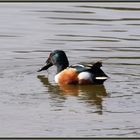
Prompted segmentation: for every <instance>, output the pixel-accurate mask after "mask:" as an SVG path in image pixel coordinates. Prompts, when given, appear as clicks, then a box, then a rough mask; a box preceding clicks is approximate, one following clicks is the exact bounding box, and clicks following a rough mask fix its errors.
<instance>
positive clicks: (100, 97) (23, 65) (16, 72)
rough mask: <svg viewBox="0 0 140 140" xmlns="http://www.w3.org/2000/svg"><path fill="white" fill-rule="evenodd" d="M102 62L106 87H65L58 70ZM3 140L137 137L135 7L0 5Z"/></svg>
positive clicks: (138, 35)
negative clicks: (53, 63) (53, 59)
mask: <svg viewBox="0 0 140 140" xmlns="http://www.w3.org/2000/svg"><path fill="white" fill-rule="evenodd" d="M55 49H62V50H64V51H65V52H66V54H67V55H68V58H69V61H70V64H75V63H80V62H84V63H86V62H87V63H90V62H95V61H98V60H101V61H102V62H103V67H102V69H103V70H104V72H105V73H106V74H107V75H108V76H109V77H110V78H109V79H108V80H107V81H105V83H104V85H86V86H74V85H73V86H63V87H59V86H58V85H56V84H55V82H54V75H55V72H56V69H55V67H52V68H50V69H49V70H48V71H43V72H40V73H37V70H38V69H39V68H40V67H41V66H42V65H43V64H44V62H45V61H46V59H47V57H48V55H49V53H50V52H51V51H52V50H55ZM0 126H1V127H0V137H37V136H38V137H139V136H140V3H97V2H96V3H94V2H93V3H12V4H11V3H0Z"/></svg>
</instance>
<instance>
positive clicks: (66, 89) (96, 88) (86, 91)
mask: <svg viewBox="0 0 140 140" xmlns="http://www.w3.org/2000/svg"><path fill="white" fill-rule="evenodd" d="M37 78H38V79H39V80H40V81H41V82H42V83H43V85H44V86H45V87H47V88H48V91H51V92H53V93H54V92H55V93H57V94H58V93H59V94H60V95H61V96H62V95H63V97H65V96H67V95H70V96H78V99H79V100H81V101H84V102H86V103H88V104H90V106H91V105H92V106H93V105H96V108H97V109H98V113H99V114H102V101H103V97H105V96H107V95H108V94H107V93H106V89H105V87H104V85H59V86H58V85H53V84H51V83H50V82H49V80H48V78H47V77H45V76H44V75H38V76H37Z"/></svg>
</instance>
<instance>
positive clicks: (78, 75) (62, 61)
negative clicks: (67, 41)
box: [38, 50, 108, 85]
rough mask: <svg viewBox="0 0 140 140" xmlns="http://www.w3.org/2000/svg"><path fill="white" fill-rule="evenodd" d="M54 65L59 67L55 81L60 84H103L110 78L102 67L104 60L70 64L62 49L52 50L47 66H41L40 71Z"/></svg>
mask: <svg viewBox="0 0 140 140" xmlns="http://www.w3.org/2000/svg"><path fill="white" fill-rule="evenodd" d="M53 65H55V66H56V67H57V74H56V76H55V82H56V83H58V84H60V85H66V84H103V82H104V81H105V80H106V79H107V78H108V76H107V75H106V74H105V73H104V72H103V71H102V70H101V69H100V67H101V66H102V62H96V63H94V64H86V65H79V64H76V65H71V66H69V61H68V58H67V56H66V54H65V52H64V51H62V50H55V51H53V52H51V53H50V55H49V58H48V59H47V61H46V64H45V66H43V67H42V68H40V69H39V70H38V72H40V71H42V70H47V69H48V68H49V67H51V66H53Z"/></svg>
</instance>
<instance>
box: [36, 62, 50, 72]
mask: <svg viewBox="0 0 140 140" xmlns="http://www.w3.org/2000/svg"><path fill="white" fill-rule="evenodd" d="M52 65H53V64H52V63H50V62H46V63H45V65H44V66H43V67H42V68H40V69H39V70H38V71H37V72H40V71H43V70H47V69H48V68H49V67H51V66H52Z"/></svg>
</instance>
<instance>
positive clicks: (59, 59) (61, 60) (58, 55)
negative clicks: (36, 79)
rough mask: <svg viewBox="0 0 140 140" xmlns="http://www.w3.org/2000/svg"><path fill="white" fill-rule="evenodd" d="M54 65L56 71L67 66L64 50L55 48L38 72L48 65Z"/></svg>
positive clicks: (45, 68)
mask: <svg viewBox="0 0 140 140" xmlns="http://www.w3.org/2000/svg"><path fill="white" fill-rule="evenodd" d="M53 65H55V66H56V67H57V72H58V73H59V72H60V71H62V70H64V69H65V68H67V67H68V66H69V62H68V58H67V56H66V54H65V52H64V51H62V50H55V51H53V52H51V53H50V55H49V57H48V59H47V61H46V64H45V66H43V67H42V68H41V69H40V70H38V72H40V71H42V70H47V69H48V68H49V67H51V66H53Z"/></svg>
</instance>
